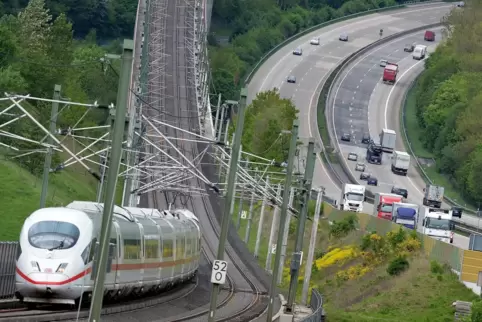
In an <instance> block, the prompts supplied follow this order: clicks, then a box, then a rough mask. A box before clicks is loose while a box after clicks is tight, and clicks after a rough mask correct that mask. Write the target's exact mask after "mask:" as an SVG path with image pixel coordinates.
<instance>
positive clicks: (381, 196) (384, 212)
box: [373, 192, 403, 220]
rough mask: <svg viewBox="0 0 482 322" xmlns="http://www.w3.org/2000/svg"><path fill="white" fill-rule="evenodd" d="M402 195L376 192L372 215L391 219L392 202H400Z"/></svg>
mask: <svg viewBox="0 0 482 322" xmlns="http://www.w3.org/2000/svg"><path fill="white" fill-rule="evenodd" d="M402 198H403V197H402V196H399V195H395V194H392V193H384V192H377V193H376V194H375V199H374V203H373V215H374V216H375V217H378V218H383V219H388V220H392V212H393V204H394V203H396V202H402Z"/></svg>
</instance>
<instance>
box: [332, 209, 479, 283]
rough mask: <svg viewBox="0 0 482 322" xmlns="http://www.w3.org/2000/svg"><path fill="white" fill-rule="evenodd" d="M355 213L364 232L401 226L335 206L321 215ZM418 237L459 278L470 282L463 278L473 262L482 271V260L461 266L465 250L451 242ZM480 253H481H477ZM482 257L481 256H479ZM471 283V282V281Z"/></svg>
mask: <svg viewBox="0 0 482 322" xmlns="http://www.w3.org/2000/svg"><path fill="white" fill-rule="evenodd" d="M353 214H356V216H357V218H358V227H357V228H359V229H360V230H361V231H364V232H377V233H378V234H380V235H384V234H386V233H388V232H390V231H393V230H398V229H399V228H400V227H401V226H400V225H398V224H395V223H394V222H392V221H390V220H386V219H381V218H377V217H374V216H371V215H369V214H363V213H353V212H348V211H341V210H338V209H336V208H333V207H331V206H329V205H326V206H324V207H323V217H324V218H326V219H327V220H329V221H332V222H333V221H340V220H342V219H343V218H346V217H348V216H350V215H353ZM417 235H418V237H419V238H420V241H421V243H422V249H423V251H424V252H425V254H426V255H427V256H428V258H430V259H433V260H435V261H437V262H439V263H442V264H447V265H448V266H450V267H451V268H452V269H454V270H456V271H457V272H461V275H460V276H461V280H462V281H465V282H472V281H473V278H470V279H469V280H465V279H464V278H468V277H467V276H471V275H469V274H471V272H472V271H471V270H470V269H471V268H470V265H471V264H475V268H473V269H477V270H478V269H480V270H481V271H482V260H481V261H480V262H478V261H469V262H468V263H467V265H466V266H463V265H462V263H463V260H464V258H465V256H466V255H465V254H466V253H467V252H472V251H467V250H463V249H460V248H458V247H456V246H454V245H452V244H448V243H445V242H443V241H440V240H436V239H433V238H431V237H429V236H427V235H424V234H421V233H419V232H417ZM479 254H481V255H482V253H479ZM480 258H481V259H482V257H480ZM472 283H473V282H472Z"/></svg>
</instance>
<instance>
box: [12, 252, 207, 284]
mask: <svg viewBox="0 0 482 322" xmlns="http://www.w3.org/2000/svg"><path fill="white" fill-rule="evenodd" d="M197 258H198V256H194V257H191V258H190V259H180V260H177V261H171V262H158V263H141V264H113V265H112V270H113V271H128V270H135V269H153V268H166V267H173V266H176V265H179V264H188V263H190V262H192V261H193V260H195V259H197ZM15 270H16V272H17V274H18V275H20V276H21V277H22V278H23V279H24V280H26V281H27V282H29V283H30V284H35V285H65V284H68V283H72V282H74V281H76V280H78V279H79V278H81V277H84V276H85V275H87V274H89V273H90V272H91V271H92V267H89V268H87V269H86V270H84V271H82V272H80V273H79V274H77V275H75V276H73V277H71V278H69V279H66V280H64V281H60V282H50V281H34V280H33V279H31V278H30V277H28V276H27V275H25V274H24V273H23V272H22V271H21V270H20V269H19V268H18V267H15Z"/></svg>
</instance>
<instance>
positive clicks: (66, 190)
mask: <svg viewBox="0 0 482 322" xmlns="http://www.w3.org/2000/svg"><path fill="white" fill-rule="evenodd" d="M62 158H63V159H66V158H64V156H62ZM0 181H1V182H2V185H1V188H0V205H3V212H2V225H0V240H9V241H15V240H18V236H19V233H20V229H21V227H22V225H23V222H24V220H25V218H26V217H28V216H29V215H30V214H31V213H32V212H34V211H35V210H37V209H38V208H39V204H40V193H41V191H42V178H41V177H40V178H39V177H36V176H34V175H32V174H31V173H30V172H28V171H27V170H25V169H24V168H22V167H20V166H19V165H18V164H17V163H15V162H13V161H10V160H8V159H6V158H5V157H4V156H2V155H0ZM122 188H123V180H119V183H118V186H117V190H116V204H117V205H119V204H120V203H121V200H122ZM96 194H97V180H96V179H95V178H93V177H92V176H91V175H90V174H89V173H88V172H87V171H86V170H85V169H84V168H83V167H81V166H80V165H77V164H75V165H72V166H70V167H68V168H66V169H65V170H63V171H62V172H59V173H56V174H53V173H51V174H50V176H49V188H48V195H47V202H46V206H47V207H53V206H65V205H67V204H69V203H70V202H72V201H73V200H83V201H94V200H95V199H96Z"/></svg>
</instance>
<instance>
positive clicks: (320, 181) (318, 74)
mask: <svg viewBox="0 0 482 322" xmlns="http://www.w3.org/2000/svg"><path fill="white" fill-rule="evenodd" d="M451 7H452V5H450V4H446V3H436V4H433V3H432V4H424V5H416V6H410V7H408V8H406V9H402V10H394V11H388V12H384V13H376V14H371V15H367V16H363V17H359V18H355V19H350V20H347V21H343V22H340V23H336V24H333V25H330V26H328V27H325V28H322V29H320V30H317V31H314V32H312V33H310V34H307V35H305V36H303V37H301V38H299V39H297V40H294V41H293V42H292V43H291V44H289V45H287V46H285V47H283V48H281V49H280V50H279V51H278V52H276V53H275V54H273V56H271V57H270V58H269V59H268V60H267V61H266V62H265V63H264V64H263V65H262V66H261V67H260V68H259V70H258V71H257V72H256V74H255V75H254V76H253V78H252V80H251V82H250V83H249V85H248V90H249V92H248V95H249V97H248V102H250V101H251V100H252V99H253V98H254V97H255V95H256V93H257V92H259V91H263V90H268V89H272V88H275V87H276V88H278V89H279V90H280V93H281V96H282V97H286V98H291V99H292V100H293V102H294V103H295V105H296V107H297V108H298V109H299V111H300V113H299V118H300V122H301V126H300V138H302V139H303V138H308V137H314V138H315V139H316V140H317V142H318V144H319V145H321V137H320V135H319V133H318V128H317V124H316V123H317V121H316V120H317V111H316V106H317V99H318V95H319V91H320V89H321V85H322V83H323V81H324V79H325V77H326V76H327V75H328V74H329V72H330V71H331V70H332V69H333V68H335V67H336V66H337V65H338V64H339V63H340V62H341V61H342V60H343V59H344V58H345V57H347V56H348V55H350V54H351V53H353V52H355V51H357V50H358V49H360V48H362V47H365V46H367V45H368V44H370V43H373V42H375V41H376V40H378V39H379V37H380V36H379V30H380V29H383V36H387V35H392V34H395V33H398V32H401V31H404V30H409V29H413V28H416V27H418V26H423V25H426V24H431V23H436V22H437V21H439V20H440V18H441V17H442V16H443V15H444V14H446V13H447V12H448V11H449V8H451ZM343 32H346V33H348V36H349V41H348V42H340V41H339V40H338V37H339V35H340V34H341V33H343ZM313 37H319V39H320V45H319V46H312V45H310V44H309V41H310V39H311V38H313ZM297 47H300V48H302V49H303V56H293V55H292V51H293V49H295V48H297ZM289 75H294V76H296V78H297V83H296V84H288V83H286V81H285V80H286V78H287V77H288V76H289ZM313 184H314V186H315V187H316V186H324V187H325V189H326V194H327V196H329V197H331V198H334V199H339V194H340V188H339V187H338V186H337V185H336V183H335V182H334V181H333V180H332V179H331V177H330V174H329V173H328V171H327V169H326V168H325V166H324V165H323V163H322V160H321V158H320V157H318V160H317V163H316V168H315V177H314V180H313ZM367 206H368V207H366V208H367V209H366V211H367V212H371V211H372V210H371V209H372V207H371V205H367Z"/></svg>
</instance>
